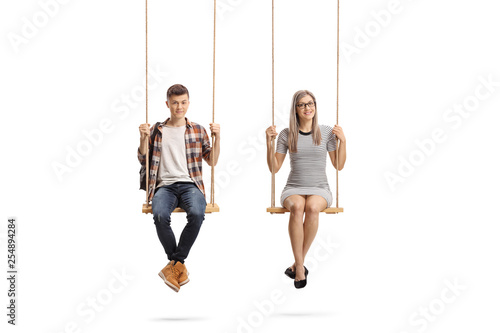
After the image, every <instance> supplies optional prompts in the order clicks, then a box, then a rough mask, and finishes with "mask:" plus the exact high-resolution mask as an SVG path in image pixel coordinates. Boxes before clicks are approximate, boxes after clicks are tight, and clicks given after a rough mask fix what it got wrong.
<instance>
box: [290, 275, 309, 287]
mask: <svg viewBox="0 0 500 333" xmlns="http://www.w3.org/2000/svg"><path fill="white" fill-rule="evenodd" d="M306 284H307V277H306V279H305V280H299V281H293V285H294V286H295V288H297V289H300V288H304V287H305V286H306Z"/></svg>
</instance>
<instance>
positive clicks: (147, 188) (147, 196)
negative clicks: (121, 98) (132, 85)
mask: <svg viewBox="0 0 500 333" xmlns="http://www.w3.org/2000/svg"><path fill="white" fill-rule="evenodd" d="M148 76H149V73H148V0H146V124H149V122H148V120H149V118H148V107H149V93H148V92H149V90H148V89H149V86H148ZM150 140H151V138H150ZM146 204H147V205H148V206H149V142H148V147H147V149H146Z"/></svg>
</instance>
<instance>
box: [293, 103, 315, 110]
mask: <svg viewBox="0 0 500 333" xmlns="http://www.w3.org/2000/svg"><path fill="white" fill-rule="evenodd" d="M306 106H308V107H309V108H310V109H312V108H314V107H315V106H316V102H309V103H300V104H297V107H298V108H299V109H300V110H302V109H305V107H306Z"/></svg>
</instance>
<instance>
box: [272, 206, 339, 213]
mask: <svg viewBox="0 0 500 333" xmlns="http://www.w3.org/2000/svg"><path fill="white" fill-rule="evenodd" d="M267 212H268V213H271V214H285V213H290V211H289V210H288V209H286V208H284V207H268V208H267ZM343 212H344V208H341V207H328V208H326V209H323V210H322V211H321V213H326V214H338V213H343Z"/></svg>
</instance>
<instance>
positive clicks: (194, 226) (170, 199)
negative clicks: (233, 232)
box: [152, 182, 207, 263]
mask: <svg viewBox="0 0 500 333" xmlns="http://www.w3.org/2000/svg"><path fill="white" fill-rule="evenodd" d="M206 205H207V202H206V201H205V196H204V195H203V193H201V191H200V189H199V188H198V187H197V186H196V185H195V184H194V183H189V182H178V183H174V184H171V185H168V186H162V187H160V188H158V189H157V190H156V193H155V195H154V196H153V202H152V206H153V207H152V208H153V219H154V222H155V226H156V232H157V233H158V238H159V239H160V242H161V244H162V245H163V248H164V249H165V253H166V254H167V257H168V260H175V261H180V262H182V263H184V260H185V259H186V258H187V256H188V254H189V251H190V250H191V247H192V246H193V244H194V241H195V240H196V237H197V236H198V233H199V231H200V228H201V224H202V223H203V220H204V219H205V207H206ZM176 207H180V208H182V209H184V210H185V211H186V213H187V224H186V226H185V227H184V230H183V231H182V233H181V237H180V239H179V244H177V243H176V241H175V235H174V232H173V231H172V228H171V227H170V215H171V214H172V211H173V210H174V209H175V208H176Z"/></svg>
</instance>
